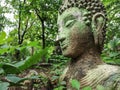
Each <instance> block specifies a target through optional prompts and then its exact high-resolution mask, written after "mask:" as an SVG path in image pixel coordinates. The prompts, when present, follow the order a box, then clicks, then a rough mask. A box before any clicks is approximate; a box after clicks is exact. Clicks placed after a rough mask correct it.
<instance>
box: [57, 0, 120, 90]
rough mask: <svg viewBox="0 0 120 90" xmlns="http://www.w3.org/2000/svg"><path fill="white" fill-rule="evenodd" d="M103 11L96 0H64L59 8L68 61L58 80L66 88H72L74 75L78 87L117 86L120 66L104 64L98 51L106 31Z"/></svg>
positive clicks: (115, 89)
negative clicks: (78, 82) (61, 81)
mask: <svg viewBox="0 0 120 90" xmlns="http://www.w3.org/2000/svg"><path fill="white" fill-rule="evenodd" d="M106 20H107V18H106V11H105V8H104V6H103V4H102V3H101V2H100V1H99V0H64V1H63V4H62V6H61V7H60V10H59V16H58V26H59V36H58V38H59V39H58V40H59V41H60V45H61V49H62V53H63V55H64V56H66V57H70V58H71V61H70V63H69V65H68V66H67V68H66V69H65V70H64V73H63V75H62V76H61V78H60V79H61V80H65V81H66V82H67V90H74V89H73V88H72V87H71V83H70V81H71V80H72V79H77V80H78V81H80V84H81V88H83V87H86V86H91V87H92V89H93V90H96V89H95V88H96V86H97V85H98V84H100V85H103V86H105V87H106V90H120V82H119V81H120V75H119V73H120V72H119V71H120V68H119V67H118V66H113V65H108V64H105V63H104V62H103V61H102V60H101V58H100V54H101V52H102V48H103V45H104V39H105V33H106V30H105V29H106Z"/></svg>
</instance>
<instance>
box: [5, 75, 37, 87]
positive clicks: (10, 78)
mask: <svg viewBox="0 0 120 90" xmlns="http://www.w3.org/2000/svg"><path fill="white" fill-rule="evenodd" d="M32 79H39V76H31V77H28V78H20V77H17V76H16V75H13V74H10V75H7V76H6V80H8V81H9V83H10V85H20V83H21V82H23V81H25V80H32Z"/></svg>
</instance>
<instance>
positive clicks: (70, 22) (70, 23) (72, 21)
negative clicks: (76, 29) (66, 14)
mask: <svg viewBox="0 0 120 90" xmlns="http://www.w3.org/2000/svg"><path fill="white" fill-rule="evenodd" d="M75 21H76V20H75V19H73V20H68V21H67V22H66V23H65V27H72V26H73V24H74V23H75Z"/></svg>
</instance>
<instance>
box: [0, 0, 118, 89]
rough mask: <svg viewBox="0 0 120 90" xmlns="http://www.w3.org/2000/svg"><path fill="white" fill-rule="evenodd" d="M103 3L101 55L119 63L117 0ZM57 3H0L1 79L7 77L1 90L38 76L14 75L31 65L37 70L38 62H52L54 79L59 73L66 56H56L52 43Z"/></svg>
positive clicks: (24, 0)
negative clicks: (104, 29)
mask: <svg viewBox="0 0 120 90" xmlns="http://www.w3.org/2000/svg"><path fill="white" fill-rule="evenodd" d="M102 2H103V3H104V5H105V7H106V9H107V15H108V23H107V27H108V28H107V33H106V41H105V45H104V50H103V53H102V55H101V57H102V59H103V60H104V61H105V62H106V63H110V64H117V65H120V8H119V7H120V0H102ZM60 4H61V0H5V4H4V5H0V78H2V77H6V78H7V80H8V81H9V82H8V81H6V82H3V81H2V79H1V80H0V90H7V88H8V86H11V85H13V84H14V85H18V83H21V82H23V81H24V80H26V79H34V78H39V77H38V76H36V77H30V78H19V77H16V76H15V75H18V74H20V73H23V72H24V71H25V70H28V69H31V68H39V69H40V67H39V65H38V64H40V63H45V64H46V65H52V68H51V73H54V75H53V76H52V78H53V79H57V78H58V77H57V75H60V74H61V70H62V69H61V68H62V67H64V65H65V63H66V62H67V61H68V59H67V58H65V57H63V56H62V55H57V53H59V54H60V49H59V46H57V45H59V44H57V43H54V41H55V38H56V36H57V33H58V29H57V15H58V10H59V6H60ZM7 13H13V14H14V19H15V20H14V21H11V20H9V18H6V17H5V14H7ZM6 27H9V28H11V27H12V30H11V31H10V32H9V33H6V32H5V28H6ZM9 28H7V29H8V30H7V31H9ZM34 65H36V67H33V66H34ZM13 69H14V70H13ZM73 82H74V81H73ZM76 82H77V81H76ZM76 82H75V83H76ZM63 83H64V82H63ZM73 84H74V83H73ZM60 88H62V87H60ZM78 88H79V84H78ZM55 90H57V88H56V89H55ZM85 90H90V89H85ZM101 90H102V89H101Z"/></svg>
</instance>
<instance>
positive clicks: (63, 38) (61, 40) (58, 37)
mask: <svg viewBox="0 0 120 90" xmlns="http://www.w3.org/2000/svg"><path fill="white" fill-rule="evenodd" d="M64 40H65V37H60V36H59V35H57V37H56V40H55V42H63V41H64Z"/></svg>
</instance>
